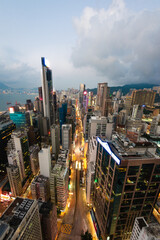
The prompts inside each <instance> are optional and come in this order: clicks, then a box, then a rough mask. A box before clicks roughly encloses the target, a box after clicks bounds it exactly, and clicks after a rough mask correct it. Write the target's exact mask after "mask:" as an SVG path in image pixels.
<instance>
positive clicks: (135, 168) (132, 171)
mask: <svg viewBox="0 0 160 240" xmlns="http://www.w3.org/2000/svg"><path fill="white" fill-rule="evenodd" d="M138 172H139V166H130V167H129V169H128V175H129V176H132V175H133V176H134V175H137V174H138Z"/></svg>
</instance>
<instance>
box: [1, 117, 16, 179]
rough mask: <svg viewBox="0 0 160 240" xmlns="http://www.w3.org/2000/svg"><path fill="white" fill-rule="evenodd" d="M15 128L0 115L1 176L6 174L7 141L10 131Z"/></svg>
mask: <svg viewBox="0 0 160 240" xmlns="http://www.w3.org/2000/svg"><path fill="white" fill-rule="evenodd" d="M15 129H16V126H15V124H14V123H13V122H12V121H10V120H9V119H7V117H6V116H4V114H1V115H0V172H1V176H3V175H5V174H6V166H7V163H8V161H7V151H6V148H7V142H8V141H9V139H10V138H11V134H12V131H14V130H15Z"/></svg>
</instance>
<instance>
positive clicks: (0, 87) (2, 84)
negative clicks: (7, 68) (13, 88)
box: [0, 82, 9, 90]
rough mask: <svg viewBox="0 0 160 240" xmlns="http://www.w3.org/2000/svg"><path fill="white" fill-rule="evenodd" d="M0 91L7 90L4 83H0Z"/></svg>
mask: <svg viewBox="0 0 160 240" xmlns="http://www.w3.org/2000/svg"><path fill="white" fill-rule="evenodd" d="M0 89H2V90H5V89H9V87H8V86H7V85H5V84H4V83H2V82H0Z"/></svg>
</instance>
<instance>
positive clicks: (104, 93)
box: [97, 83, 110, 116]
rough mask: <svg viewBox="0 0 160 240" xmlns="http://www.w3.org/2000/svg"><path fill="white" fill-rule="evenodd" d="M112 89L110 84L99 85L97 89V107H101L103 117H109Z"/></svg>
mask: <svg viewBox="0 0 160 240" xmlns="http://www.w3.org/2000/svg"><path fill="white" fill-rule="evenodd" d="M109 92H110V88H109V87H108V83H98V88H97V106H98V107H99V109H100V111H101V114H102V116H107V115H106V113H107V112H108V110H107V109H106V108H108V101H109Z"/></svg>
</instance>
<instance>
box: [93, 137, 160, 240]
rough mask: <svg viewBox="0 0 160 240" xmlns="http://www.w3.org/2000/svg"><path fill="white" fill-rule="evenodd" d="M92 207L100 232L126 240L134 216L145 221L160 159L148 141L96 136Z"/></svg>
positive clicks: (159, 174) (153, 196)
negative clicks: (105, 138) (109, 139)
mask: <svg viewBox="0 0 160 240" xmlns="http://www.w3.org/2000/svg"><path fill="white" fill-rule="evenodd" d="M97 141H98V146H97V159H96V173H95V191H94V209H95V216H96V218H97V221H98V224H99V227H100V230H101V234H102V236H105V237H110V239H112V240H113V239H129V238H130V233H131V231H132V228H133V224H134V220H135V217H138V216H142V217H144V218H145V220H146V221H147V222H148V220H149V218H150V216H151V214H152V211H153V206H154V204H155V201H156V199H157V196H158V193H159V189H160V185H159V182H160V158H159V157H158V156H157V154H156V145H155V144H153V143H151V142H137V143H132V142H129V141H128V139H127V138H125V137H121V136H119V135H113V141H112V142H108V141H105V140H102V139H100V138H97Z"/></svg>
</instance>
